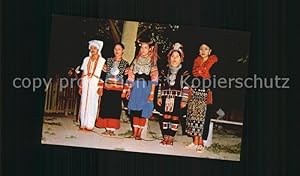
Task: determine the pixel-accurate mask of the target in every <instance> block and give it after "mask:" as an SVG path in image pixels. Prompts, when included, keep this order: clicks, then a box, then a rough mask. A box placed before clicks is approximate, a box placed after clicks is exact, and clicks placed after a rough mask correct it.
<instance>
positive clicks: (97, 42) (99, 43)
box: [89, 40, 103, 56]
mask: <svg viewBox="0 0 300 176" xmlns="http://www.w3.org/2000/svg"><path fill="white" fill-rule="evenodd" d="M91 46H94V47H96V48H97V49H98V54H99V55H100V56H102V55H101V50H102V47H103V41H100V40H91V41H89V49H91ZM89 54H90V55H91V53H89Z"/></svg>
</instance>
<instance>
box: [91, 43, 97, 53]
mask: <svg viewBox="0 0 300 176" xmlns="http://www.w3.org/2000/svg"><path fill="white" fill-rule="evenodd" d="M90 52H91V54H92V55H95V54H98V48H96V47H95V46H93V45H92V46H91V47H90Z"/></svg>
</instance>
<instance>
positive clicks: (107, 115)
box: [96, 43, 128, 136]
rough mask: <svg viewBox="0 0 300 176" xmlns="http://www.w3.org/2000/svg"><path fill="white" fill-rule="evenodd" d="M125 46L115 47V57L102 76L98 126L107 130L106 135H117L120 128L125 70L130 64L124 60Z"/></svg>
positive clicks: (119, 44) (108, 62)
mask: <svg viewBox="0 0 300 176" xmlns="http://www.w3.org/2000/svg"><path fill="white" fill-rule="evenodd" d="M123 50H124V45H123V44H122V43H116V44H115V46H114V55H115V56H114V57H113V58H108V59H107V61H106V63H105V67H104V73H103V74H102V75H101V78H102V80H104V82H103V81H102V84H101V87H103V95H102V98H101V103H100V112H99V118H98V119H97V121H96V126H97V127H99V128H105V132H103V133H102V134H104V135H110V136H113V135H115V133H114V131H115V130H116V129H119V128H120V115H121V110H122V98H121V94H122V91H123V90H124V88H125V86H124V80H126V79H127V78H126V75H125V70H126V68H128V62H127V61H125V60H124V59H123V58H122V55H123Z"/></svg>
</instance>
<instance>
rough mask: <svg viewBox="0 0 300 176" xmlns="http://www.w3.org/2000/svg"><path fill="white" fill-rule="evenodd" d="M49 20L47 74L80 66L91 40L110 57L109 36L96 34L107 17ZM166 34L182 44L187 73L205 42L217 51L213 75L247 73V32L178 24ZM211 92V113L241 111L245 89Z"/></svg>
mask: <svg viewBox="0 0 300 176" xmlns="http://www.w3.org/2000/svg"><path fill="white" fill-rule="evenodd" d="M51 20H52V25H51V35H50V41H51V42H50V47H49V57H48V58H49V59H48V71H47V75H48V77H50V78H54V77H55V75H56V74H59V75H60V76H61V77H64V76H66V74H67V71H68V68H70V67H74V68H76V67H77V66H80V65H81V63H82V60H83V58H84V57H86V56H88V52H89V51H88V41H89V40H92V39H98V40H102V41H103V42H104V45H103V49H102V51H101V53H102V56H103V57H104V58H109V57H112V56H113V45H114V42H113V40H112V38H105V37H101V36H99V35H97V31H98V29H99V26H100V25H101V24H102V25H104V21H106V20H99V19H96V18H85V17H78V16H77V17H75V16H62V15H53V17H52V18H51ZM121 30H122V29H121ZM165 37H166V38H168V39H169V41H171V42H172V43H175V42H177V41H179V42H181V43H182V44H183V46H184V48H183V50H184V53H185V58H184V65H185V67H187V69H188V70H189V71H190V73H191V71H192V66H193V62H194V59H195V57H196V56H198V52H199V46H200V44H201V43H202V42H204V43H207V44H208V45H210V46H211V47H212V49H213V52H212V54H216V55H217V56H218V58H219V61H218V62H217V64H215V65H214V67H213V69H212V70H211V73H212V75H216V77H217V78H220V77H223V78H238V77H242V78H244V77H246V76H247V74H248V62H246V63H241V62H238V61H237V60H238V59H239V58H241V57H243V58H245V57H247V56H249V47H250V34H249V32H243V31H233V30H224V29H214V28H201V27H198V26H195V25H194V26H191V25H180V27H179V29H178V30H177V31H175V32H171V31H166V32H165ZM161 48H162V46H159V50H158V54H159V56H160V59H159V61H158V62H159V63H160V65H165V64H166V61H167V58H166V54H167V53H162V50H161ZM136 50H137V51H138V49H136ZM125 52H126V50H125ZM248 61H249V59H248ZM213 94H214V104H213V105H210V107H211V108H212V109H213V112H215V111H216V110H218V109H219V108H222V109H223V111H225V113H229V112H232V111H235V112H240V113H241V114H243V112H244V107H245V89H233V88H232V89H229V88H228V89H221V88H219V89H218V88H217V89H214V90H213ZM212 106H213V107H212Z"/></svg>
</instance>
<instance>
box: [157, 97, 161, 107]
mask: <svg viewBox="0 0 300 176" xmlns="http://www.w3.org/2000/svg"><path fill="white" fill-rule="evenodd" d="M157 105H158V106H161V105H162V98H158V99H157Z"/></svg>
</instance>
